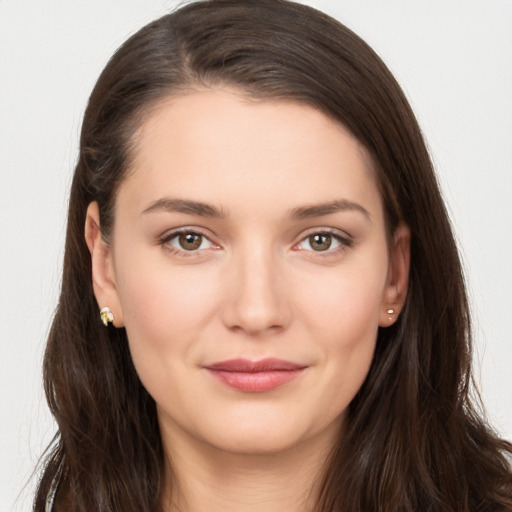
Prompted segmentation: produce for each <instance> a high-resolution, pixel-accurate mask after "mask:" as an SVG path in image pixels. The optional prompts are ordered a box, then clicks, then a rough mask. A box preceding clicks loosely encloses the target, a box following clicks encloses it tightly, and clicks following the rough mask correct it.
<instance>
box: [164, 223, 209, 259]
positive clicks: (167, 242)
mask: <svg viewBox="0 0 512 512" xmlns="http://www.w3.org/2000/svg"><path fill="white" fill-rule="evenodd" d="M183 234H187V235H188V234H190V235H197V236H200V237H202V239H203V240H207V241H208V242H209V243H210V244H211V245H212V246H213V248H218V246H217V245H215V244H214V243H213V242H212V241H211V240H210V237H208V236H207V235H205V234H204V233H202V232H201V231H200V230H198V229H191V228H182V229H177V230H175V231H172V232H171V233H168V234H166V235H164V236H163V237H161V238H160V240H159V242H160V245H162V246H163V247H164V248H165V249H166V250H167V251H169V252H171V253H172V254H176V255H178V256H182V257H186V258H187V257H195V256H200V252H201V251H200V250H197V249H196V250H190V251H187V250H185V249H178V248H177V247H174V246H172V245H170V242H171V241H172V240H174V239H175V238H177V237H179V236H180V235H183ZM201 243H202V242H201ZM203 250H204V249H203Z"/></svg>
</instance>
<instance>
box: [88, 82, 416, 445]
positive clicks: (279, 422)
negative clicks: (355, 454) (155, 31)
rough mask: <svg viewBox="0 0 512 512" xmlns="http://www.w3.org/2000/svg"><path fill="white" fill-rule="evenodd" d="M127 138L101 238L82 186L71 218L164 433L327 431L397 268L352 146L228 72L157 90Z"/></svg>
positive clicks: (359, 365)
mask: <svg viewBox="0 0 512 512" xmlns="http://www.w3.org/2000/svg"><path fill="white" fill-rule="evenodd" d="M136 142H137V145H136V152H135V158H134V162H133V165H132V168H131V172H130V173H129V174H128V177H127V178H126V180H125V181H124V182H123V183H122V184H121V186H120V189H119V192H118V196H117V200H116V206H115V219H116V220H115V226H114V229H113V236H112V239H111V243H110V246H109V247H105V246H103V245H102V242H101V239H100V237H99V231H98V230H97V225H98V224H99V219H98V218H97V211H96V209H95V205H94V204H93V205H91V207H90V208H89V214H88V221H87V222H88V224H87V225H88V228H87V229H86V232H87V233H88V235H87V238H88V243H89V247H90V248H91V252H92V253H93V268H94V270H93V273H94V276H93V277H94V287H95V293H96V297H97V299H98V303H99V305H100V306H104V305H109V306H110V308H111V309H112V311H113V313H114V315H115V317H116V320H115V325H116V326H117V327H120V326H124V327H125V328H126V331H127V335H128V339H129V345H130V350H131V353H132V357H133V361H134V364H135V367H136V370H137V372H138V374H139V376H140V379H141V381H142V383H143V384H144V386H145V387H146V389H147V390H148V392H149V393H150V394H151V395H152V396H153V398H154V399H155V401H156V403H157V408H158V414H159V420H160V424H161V428H162V433H163V436H164V438H167V439H171V440H180V439H187V438H188V439H194V441H195V442H199V443H204V444H205V445H209V446H214V447H217V448H219V449H221V450H225V451H229V452H237V453H265V452H276V451H279V450H285V449H287V448H290V447H293V446H297V445H300V444H301V443H306V442H308V441H311V440H312V439H313V438H317V439H318V438H325V439H330V440H332V439H334V437H336V436H337V435H338V432H339V431H340V429H341V428H342V425H343V420H344V417H345V414H346V410H347V406H348V405H349V403H350V401H351V400H352V399H353V397H354V395H355V394H356V393H357V391H358V389H359V388H360V386H361V384H362V382H363V381H364V379H365V377H366V375H367V372H368V369H369V366H370V363H371V360H372V356H373V353H374V348H375V343H376V336H377V330H378V327H379V325H381V326H384V327H385V326H387V325H389V324H390V323H392V321H394V318H393V316H392V315H390V314H389V313H386V310H388V309H390V308H392V307H394V309H395V311H396V310H397V309H398V308H399V306H400V302H401V300H402V299H401V289H404V286H403V285H404V281H405V279H406V266H407V265H406V261H407V255H406V251H404V250H403V243H402V242H401V241H400V240H403V239H404V236H402V235H400V236H398V238H397V237H395V239H394V241H393V240H391V241H390V240H388V237H387V236H386V229H385V221H384V214H383V206H382V201H381V197H380V195H379V192H378V189H377V185H376V182H375V178H374V173H373V171H372V168H371V163H370V160H369V158H368V157H367V155H366V153H365V151H364V149H363V148H362V147H361V146H360V144H359V143H358V142H357V141H356V139H354V137H353V136H351V134H350V133H348V132H347V131H346V130H345V129H344V128H343V127H342V126H341V125H340V124H338V123H336V122H334V121H332V120H330V119H329V118H327V117H326V116H325V115H323V114H322V113H320V112H318V111H317V110H314V109H312V108H310V107H308V106H304V105H301V104H298V103H292V102H281V101H272V102H270V101H269V102H259V101H258V102H256V101H250V100H248V99H247V98H245V97H244V96H243V95H242V94H241V93H240V94H239V93H236V92H234V91H229V90H208V91H204V92H194V93H191V94H189V95H183V96H179V97H173V98H169V99H168V100H167V101H166V102H164V103H162V104H161V106H160V108H158V109H156V110H155V111H154V112H153V113H152V114H151V115H150V117H149V118H148V119H147V120H146V121H145V122H144V124H143V126H142V127H141V129H140V131H139V133H138V134H137V135H136ZM397 240H398V241H397Z"/></svg>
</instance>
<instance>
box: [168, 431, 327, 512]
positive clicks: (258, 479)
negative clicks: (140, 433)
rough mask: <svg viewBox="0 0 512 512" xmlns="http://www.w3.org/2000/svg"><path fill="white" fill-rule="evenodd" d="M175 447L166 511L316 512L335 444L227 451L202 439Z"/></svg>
mask: <svg viewBox="0 0 512 512" xmlns="http://www.w3.org/2000/svg"><path fill="white" fill-rule="evenodd" d="M164 445H165V442H164ZM172 445H173V448H172V449H167V448H169V447H166V454H167V456H168V460H169V461H171V460H172V470H171V469H170V468H171V464H169V465H168V471H167V474H166V485H165V486H164V491H163V493H162V504H163V505H164V508H163V510H165V511H166V512H199V511H204V510H208V511H209V512H235V511H236V512H248V511H251V512H254V511H257V510H258V511H259V510H265V512H282V511H283V510H286V511H287V512H311V511H313V510H314V509H315V503H316V501H317V497H318V493H319V491H320V482H321V480H322V477H323V471H324V467H325V463H326V460H327V459H328V457H329V451H330V446H332V443H330V444H329V445H328V446H327V445H326V443H325V439H312V440H310V441H308V443H307V444H306V445H301V446H300V447H297V446H295V447H290V448H289V449H287V450H286V451H281V452H279V453H271V454H239V453H229V452H228V453H226V452H222V451H220V450H217V449H216V448H214V447H211V446H205V445H203V444H202V443H200V442H198V441H197V440H188V442H187V443H183V439H181V440H180V443H172Z"/></svg>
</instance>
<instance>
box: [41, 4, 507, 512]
mask: <svg viewBox="0 0 512 512" xmlns="http://www.w3.org/2000/svg"><path fill="white" fill-rule="evenodd" d="M84 231H85V236H84ZM104 324H105V325H104ZM470 342H471V336H470V324H469V318H468V308H467V300H466V295H465V290H464V281H463V277H462V273H461V268H460V262H459V258H458V254H457V249H456V247H455V243H454V239H453V235H452V233H451V228H450V225H449V221H448V217H447V214H446V210H445V207H444V205H443V202H442V200H441V197H440V194H439V190H438V186H437V183H436V180H435V177H434V174H433V171H432V166H431V163H430V160H429V157H428V154H427V151H426V149H425V145H424V142H423V140H422V137H421V133H420V130H419V128H418V126H417V123H416V121H415V119H414V115H413V114H412V112H411V110H410V108H409V106H408V104H407V101H406V100H405V98H404V96H403V94H402V92H401V91H400V89H399V87H398V85H397V84H396V82H395V80H394V79H393V77H392V76H391V74H390V73H389V71H388V70H387V68H386V67H385V66H384V64H383V63H382V62H381V61H380V59H379V58H378V57H377V56H376V55H375V54H374V53H373V51H372V50H371V49H370V48H369V47H368V46H367V45H366V44H365V43H364V42H363V41H361V40H360V39H359V38H358V37H357V36H355V35H354V34H353V33H351V32H350V31H349V30H348V29H346V28H345V27H343V26H342V25H340V24H339V23H337V22H335V21H334V20H332V19H330V18H328V17H327V16H325V15H323V14H321V13H319V12H317V11H315V10H313V9H311V8H308V7H305V6H301V5H298V4H294V3H291V2H285V1H280V0H277V1H276V0H258V1H253V0H251V1H248V2H243V3H241V2H238V1H234V0H213V1H209V2H199V3H195V4H191V5H189V6H186V7H184V8H182V9H180V10H179V11H177V12H175V13H174V14H172V15H169V16H165V17H163V18H161V19H159V20H157V21H155V22H153V23H152V24H150V25H148V26H147V27H145V28H144V29H142V30H141V31H140V32H138V33H137V34H135V35H134V36H133V37H132V38H131V39H130V40H128V41H127V42H126V43H125V44H124V45H123V46H122V47H121V49H120V50H119V51H118V52H117V53H116V55H115V56H114V57H113V58H112V60H111V62H110V63H109V64H108V65H107V67H106V69H105V70H104V72H103V73H102V75H101V77H100V79H99V81H98V83H97V85H96V87H95V89H94V91H93V93H92V95H91V98H90V102H89V105H88V108H87V111H86V114H85V118H84V123H83V128H82V135H81V143H80V159H79V162H78V165H77V168H76V172H75V177H74V181H73V185H72V191H71V199H70V211H69V222H68V232H67V242H66V255H65V262H64V277H63V283H62V295H61V300H60V305H59V308H58V311H57V314H56V317H55V320H54V323H53V326H52V330H51V333H50V337H49V340H48V346H47V351H46V356H45V383H46V390H47V396H48V401H49V404H50V408H51V410H52V413H53V414H54V416H55V418H56V420H57V422H58V425H59V435H58V437H57V438H56V442H55V445H54V446H53V448H52V451H51V452H50V454H49V457H48V463H47V466H46V468H45V471H44V473H43V477H42V479H41V483H40V486H39V490H38V494H37V496H36V502H35V507H34V509H35V510H45V508H46V509H50V508H51V507H53V510H56V511H60V510H76V511H85V510H88V511H90V510H122V511H129V510H137V511H140V510H148V511H150V510H151V511H153V510H155V511H156V510H162V511H175V510H187V511H194V510H238V511H243V510H255V509H258V510H266V511H272V510H290V511H293V510H301V511H310V510H315V511H319V512H320V511H322V512H326V511H368V510H385V511H396V510H432V511H449V510H450V511H451V510H466V511H473V510H496V511H498V510H500V511H501V510H509V509H510V507H511V506H512V477H511V471H510V466H509V459H508V457H509V456H510V451H511V447H510V445H509V444H508V443H506V442H504V441H501V440H500V439H498V438H497V437H496V436H495V435H494V434H493V433H492V431H491V430H490V429H489V427H488V426H487V425H486V424H485V423H484V422H483V420H482V419H481V418H480V417H479V416H478V414H477V413H476V412H475V411H474V409H473V407H472V404H471V402H470V400H469V396H468V393H469V387H470Z"/></svg>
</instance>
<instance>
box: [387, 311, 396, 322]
mask: <svg viewBox="0 0 512 512" xmlns="http://www.w3.org/2000/svg"><path fill="white" fill-rule="evenodd" d="M386 313H387V314H388V315H394V314H395V310H394V309H393V308H389V309H387V310H386ZM388 319H389V320H393V317H392V316H389V317H388Z"/></svg>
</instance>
